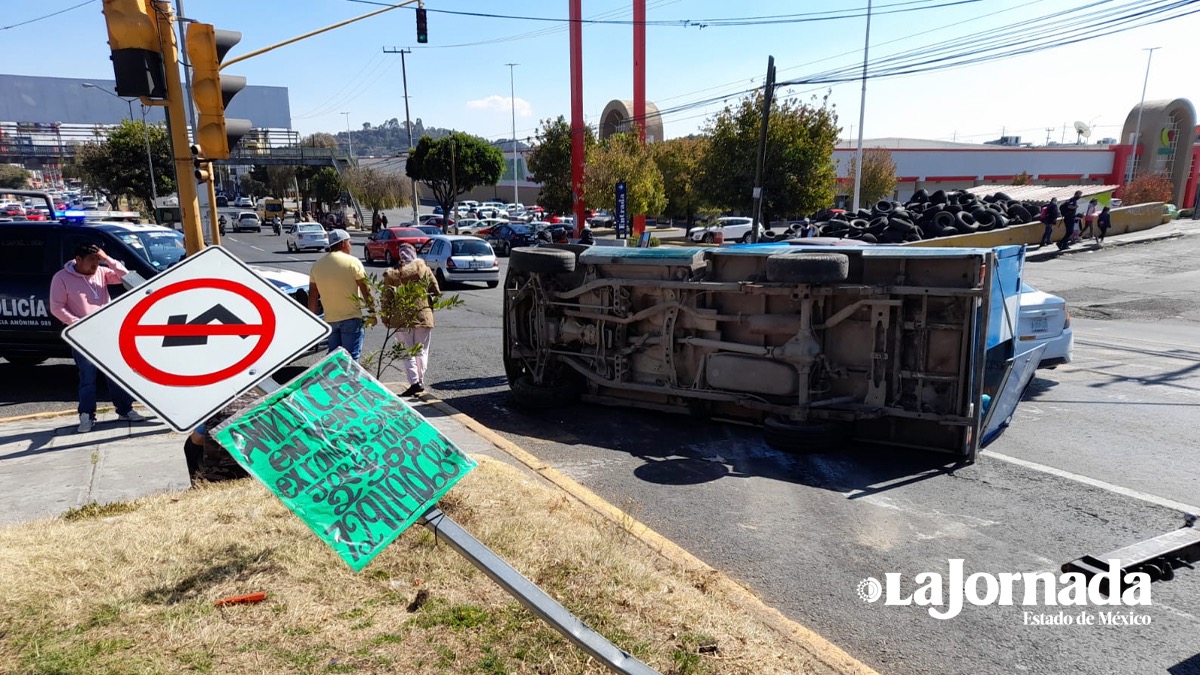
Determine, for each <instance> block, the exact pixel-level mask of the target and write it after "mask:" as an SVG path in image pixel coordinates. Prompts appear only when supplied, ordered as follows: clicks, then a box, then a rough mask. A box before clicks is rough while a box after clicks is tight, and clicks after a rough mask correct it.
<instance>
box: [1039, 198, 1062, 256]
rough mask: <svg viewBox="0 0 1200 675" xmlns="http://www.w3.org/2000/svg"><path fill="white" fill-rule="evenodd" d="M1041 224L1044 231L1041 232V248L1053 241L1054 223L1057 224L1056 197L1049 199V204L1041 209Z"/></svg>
mask: <svg viewBox="0 0 1200 675" xmlns="http://www.w3.org/2000/svg"><path fill="white" fill-rule="evenodd" d="M1041 221H1042V224H1043V225H1045V226H1046V229H1044V230H1042V244H1041V245H1042V246H1049V245H1050V242H1051V241H1053V235H1054V223H1056V222H1058V197H1051V198H1050V203H1049V204H1047V205H1045V206H1043V207H1042V217H1041Z"/></svg>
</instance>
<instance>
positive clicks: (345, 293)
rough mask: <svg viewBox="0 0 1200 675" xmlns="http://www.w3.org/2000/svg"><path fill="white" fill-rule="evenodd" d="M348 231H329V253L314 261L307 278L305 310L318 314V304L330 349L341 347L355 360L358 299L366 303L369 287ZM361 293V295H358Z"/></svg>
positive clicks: (359, 311)
mask: <svg viewBox="0 0 1200 675" xmlns="http://www.w3.org/2000/svg"><path fill="white" fill-rule="evenodd" d="M350 247H351V243H350V233H349V232H347V231H345V230H342V229H336V230H333V231H331V232H330V233H329V246H328V247H327V248H326V249H325V250H326V251H329V253H327V254H325V256H323V257H322V258H321V259H320V260H318V261H317V262H315V263H313V266H312V270H311V271H310V272H309V277H308V311H310V312H312V313H313V314H317V313H318V311H317V309H318V306H319V305H318V303H320V305H323V306H324V308H325V323H327V324H329V327H330V328H331V329H332V330H333V332H331V333H330V334H329V352H330V353H332V352H333V351H334V350H335V349H337V348H338V347H344V348H345V349H346V351H348V352H350V356H351V357H352V358H353V359H354V360H355V361H357V360H358V357H359V355H361V354H362V344H363V319H362V309H361V305H360V304H359V301H358V300H357V298H360V297H361V298H362V299H363V300H366V301H367V302H368V303H369V302H370V300H371V287H370V286H368V285H367V281H366V279H367V271H366V270H365V269H363V265H362V263H361V262H359V260H358V258H355V257H354V256H352V255H350V250H351V249H350ZM360 293H361V296H360V295H359V294H360Z"/></svg>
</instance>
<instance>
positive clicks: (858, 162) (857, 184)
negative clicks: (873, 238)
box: [853, 0, 871, 212]
mask: <svg viewBox="0 0 1200 675" xmlns="http://www.w3.org/2000/svg"><path fill="white" fill-rule="evenodd" d="M870 48H871V0H867V37H866V41H865V42H864V44H863V73H862V98H861V99H860V100H859V103H858V143H857V145H858V147H857V148H855V151H854V202H853V204H854V206H853V209H854V211H855V212H857V211H858V207H859V203H858V198H859V197H860V196H861V193H862V163H863V147H862V142H863V122H864V121H865V119H866V115H867V52H868V51H869V50H870Z"/></svg>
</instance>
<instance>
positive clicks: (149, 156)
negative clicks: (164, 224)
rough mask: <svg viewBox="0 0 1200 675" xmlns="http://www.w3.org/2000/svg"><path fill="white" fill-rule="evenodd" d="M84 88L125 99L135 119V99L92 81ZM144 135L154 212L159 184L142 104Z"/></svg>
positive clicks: (131, 115) (144, 107)
mask: <svg viewBox="0 0 1200 675" xmlns="http://www.w3.org/2000/svg"><path fill="white" fill-rule="evenodd" d="M83 88H84V89H98V90H100V91H102V92H104V93H106V94H108V95H109V96H112V97H113V98H116V99H120V100H122V101H125V104H126V105H128V106H129V121H130V122H132V121H133V99H131V98H125V97H124V96H117V95H116V94H114V93H112V92H111V91H109V90H107V89H105V88H104V87H99V86H96V85H94V84H92V83H91V82H84V83H83ZM142 137H143V138H145V139H146V166H147V167H149V168H150V197H151V199H152V200H153V201H154V202H155V203H153V204H150V210H151V211H152V212H153V210H154V207H156V206H158V204H157V202H158V185H157V184H156V181H155V180H154V155H153V154H152V153H151V152H150V129H149V127H147V126H146V106H144V105H143V106H142Z"/></svg>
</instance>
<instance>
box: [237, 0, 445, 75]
mask: <svg viewBox="0 0 1200 675" xmlns="http://www.w3.org/2000/svg"><path fill="white" fill-rule="evenodd" d="M421 1H422V0H406V1H405V2H399V3H396V4H394V5H391V6H389V7H384V8H383V9H377V10H375V11H374V12H368V13H366V14H363V15H362V16H356V17H354V18H353V19H346V20H345V21H339V22H337V23H335V24H333V25H332V26H326V27H324V28H318V29H317V30H314V31H309V32H307V33H305V34H304V35H297V36H296V37H294V38H289V39H287V40H284V41H283V42H277V43H275V44H273V45H270V46H267V47H263V48H262V49H255V50H254V51H252V52H250V53H248V54H242V55H241V56H239V57H237V58H234V59H229V60H228V61H225V62H223V63H222V64H221V69H222V70H224V69H225V67H226V66H232V65H233V64H235V63H238V62H240V61H245V60H246V59H249V58H253V57H255V56H258V55H259V54H266V53H267V52H269V51H271V50H274V49H279V48H280V47H283V46H284V45H290V44H292V43H293V42H299V41H301V40H305V39H308V38H310V37H312V36H314V35H320V34H321V33H327V32H329V31H331V30H333V29H334V28H341V27H342V26H345V25H347V24H351V23H354V22H355V21H362V20H363V19H369V18H371V17H373V16H376V15H378V14H383V13H384V12H390V11H392V10H393V9H400V8H401V7H404V6H406V5H412V4H417V3H419V2H421Z"/></svg>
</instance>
